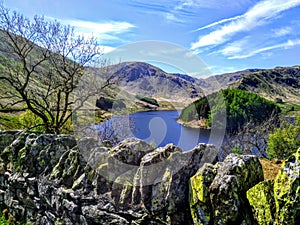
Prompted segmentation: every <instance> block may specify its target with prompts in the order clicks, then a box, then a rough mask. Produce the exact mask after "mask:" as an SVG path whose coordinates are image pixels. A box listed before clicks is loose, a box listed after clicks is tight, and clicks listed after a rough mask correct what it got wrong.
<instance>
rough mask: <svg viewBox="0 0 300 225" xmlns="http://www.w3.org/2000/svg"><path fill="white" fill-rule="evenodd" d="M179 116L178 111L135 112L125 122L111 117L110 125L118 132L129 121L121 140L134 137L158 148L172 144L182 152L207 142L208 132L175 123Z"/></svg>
mask: <svg viewBox="0 0 300 225" xmlns="http://www.w3.org/2000/svg"><path fill="white" fill-rule="evenodd" d="M179 114H180V111H148V112H137V113H133V114H130V115H128V116H127V118H126V119H125V120H124V118H123V119H120V118H119V117H113V119H111V121H110V122H112V121H113V122H112V123H111V124H116V125H115V128H114V130H115V131H116V132H118V130H121V129H125V127H126V126H128V123H129V122H128V121H130V127H131V128H130V132H128V131H127V132H124V131H121V132H120V133H122V138H121V139H124V138H127V137H136V138H139V139H142V140H145V141H147V142H148V143H151V142H154V143H155V144H156V146H158V147H162V146H165V145H166V144H168V143H173V144H175V145H177V146H179V147H180V148H182V149H183V150H190V149H192V148H194V147H195V146H196V145H197V144H198V143H208V142H209V138H210V130H207V129H200V128H189V127H185V126H182V125H181V124H179V123H177V122H176V120H177V118H178V117H179ZM118 120H120V121H121V120H123V122H122V123H118V122H119V121H118ZM124 122H125V124H123V123H124ZM108 123H109V122H108ZM126 124H127V125H126ZM124 133H126V135H124Z"/></svg>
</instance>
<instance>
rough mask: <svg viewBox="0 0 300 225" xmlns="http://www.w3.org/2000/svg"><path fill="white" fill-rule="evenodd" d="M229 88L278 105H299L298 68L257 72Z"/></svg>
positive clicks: (299, 82)
mask: <svg viewBox="0 0 300 225" xmlns="http://www.w3.org/2000/svg"><path fill="white" fill-rule="evenodd" d="M231 86H233V87H236V88H238V89H241V90H247V91H250V92H254V93H257V94H259V95H261V96H263V97H265V98H267V99H270V100H273V101H277V102H279V103H281V102H286V103H290V104H297V105H300V66H293V67H276V68H274V69H268V70H259V71H257V72H253V73H249V74H246V75H245V76H242V77H241V78H240V79H239V80H237V81H236V82H235V83H233V84H232V85H231Z"/></svg>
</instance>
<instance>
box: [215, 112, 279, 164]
mask: <svg viewBox="0 0 300 225" xmlns="http://www.w3.org/2000/svg"><path fill="white" fill-rule="evenodd" d="M279 125H280V119H279V117H278V115H277V114H275V113H273V114H272V115H270V117H269V119H267V120H265V121H264V122H262V123H261V124H255V123H254V122H253V121H249V122H247V123H246V124H244V125H243V126H242V127H240V128H239V129H238V131H236V132H234V133H232V132H229V131H227V132H226V134H225V137H224V140H223V144H222V146H221V151H220V158H221V159H223V158H225V157H226V155H228V154H230V153H231V152H232V150H233V149H237V150H238V151H239V152H240V153H243V154H255V155H258V156H259V157H265V156H266V149H267V142H268V136H269V134H270V133H272V132H273V131H274V129H275V128H276V127H278V126H279Z"/></svg>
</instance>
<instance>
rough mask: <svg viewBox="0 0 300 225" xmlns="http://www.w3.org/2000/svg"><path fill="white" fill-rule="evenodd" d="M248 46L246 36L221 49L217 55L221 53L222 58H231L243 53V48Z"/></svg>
mask: <svg viewBox="0 0 300 225" xmlns="http://www.w3.org/2000/svg"><path fill="white" fill-rule="evenodd" d="M249 45H250V43H249V36H247V37H245V38H243V39H241V40H238V41H234V42H231V43H230V44H228V45H226V46H225V47H224V48H223V49H221V50H219V51H217V53H221V54H222V55H224V56H233V55H235V54H238V53H240V52H243V51H244V48H245V46H249Z"/></svg>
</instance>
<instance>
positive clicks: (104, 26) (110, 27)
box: [65, 20, 135, 34]
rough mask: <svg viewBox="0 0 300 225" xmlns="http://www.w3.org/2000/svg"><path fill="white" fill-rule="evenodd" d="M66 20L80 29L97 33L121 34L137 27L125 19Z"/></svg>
mask: <svg viewBox="0 0 300 225" xmlns="http://www.w3.org/2000/svg"><path fill="white" fill-rule="evenodd" d="M65 22H66V23H68V24H70V25H71V26H74V27H75V28H77V29H78V30H83V31H85V32H87V33H97V34H121V33H125V32H128V31H130V30H131V29H132V28H135V25H133V24H131V23H128V22H123V21H108V22H103V23H101V22H100V23H96V22H91V21H83V20H65Z"/></svg>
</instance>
